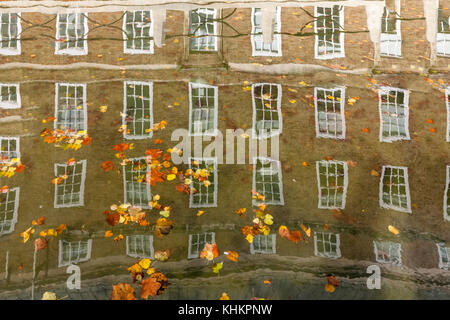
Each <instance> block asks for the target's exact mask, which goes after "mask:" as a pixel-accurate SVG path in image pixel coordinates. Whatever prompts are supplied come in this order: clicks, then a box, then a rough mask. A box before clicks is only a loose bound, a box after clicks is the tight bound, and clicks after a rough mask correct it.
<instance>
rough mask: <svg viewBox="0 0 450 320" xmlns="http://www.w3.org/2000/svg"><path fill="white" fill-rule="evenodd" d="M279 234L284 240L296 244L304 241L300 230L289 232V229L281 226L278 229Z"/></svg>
mask: <svg viewBox="0 0 450 320" xmlns="http://www.w3.org/2000/svg"><path fill="white" fill-rule="evenodd" d="M278 233H279V234H280V236H281V237H282V238H285V239H287V240H289V241H292V242H294V243H297V242H299V241H300V240H302V234H301V233H300V231H298V230H294V231H289V229H288V228H287V227H286V226H280V228H279V229H278Z"/></svg>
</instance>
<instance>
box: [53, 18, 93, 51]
mask: <svg viewBox="0 0 450 320" xmlns="http://www.w3.org/2000/svg"><path fill="white" fill-rule="evenodd" d="M62 15H67V16H68V17H69V16H70V15H75V26H77V25H81V23H82V26H83V28H84V34H83V35H78V34H77V36H76V38H75V39H74V40H73V41H76V42H78V41H83V48H78V47H74V48H61V43H63V42H66V41H61V40H60V39H66V37H68V35H67V30H66V34H65V35H62V34H61V27H60V20H61V16H62ZM83 15H84V16H83ZM87 16H88V14H87V13H85V12H70V13H58V14H57V17H56V39H57V40H56V41H55V54H64V55H71V56H82V55H87V54H88V41H87V36H88V33H89V29H88V19H87ZM68 17H67V18H68ZM81 17H83V21H82V22H80V18H81ZM75 30H76V27H75ZM78 39H81V40H78Z"/></svg>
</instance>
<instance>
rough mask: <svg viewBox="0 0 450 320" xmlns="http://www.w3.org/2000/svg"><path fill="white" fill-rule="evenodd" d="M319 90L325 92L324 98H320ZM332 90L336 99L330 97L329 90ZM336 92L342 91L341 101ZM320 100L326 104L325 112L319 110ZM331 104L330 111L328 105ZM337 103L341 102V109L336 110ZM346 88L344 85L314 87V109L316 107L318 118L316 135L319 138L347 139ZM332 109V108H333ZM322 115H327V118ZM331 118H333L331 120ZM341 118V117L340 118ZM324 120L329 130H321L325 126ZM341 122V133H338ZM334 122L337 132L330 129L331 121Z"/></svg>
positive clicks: (316, 116)
mask: <svg viewBox="0 0 450 320" xmlns="http://www.w3.org/2000/svg"><path fill="white" fill-rule="evenodd" d="M319 91H323V92H324V97H325V98H324V99H323V100H322V99H319V97H318V94H319ZM328 91H331V93H332V97H333V98H334V99H335V100H331V99H328V95H327V92H328ZM335 92H339V93H340V96H341V97H340V99H341V100H340V101H337V100H336V98H335V96H334V95H335ZM319 102H321V103H324V104H325V110H326V111H325V112H324V111H319ZM329 104H331V105H332V108H330V111H328V105H329ZM336 104H339V108H340V111H339V112H335V109H336V108H335V106H336ZM344 108H345V88H344V87H338V88H322V87H315V88H314V109H315V118H316V137H317V138H330V139H337V140H344V139H345V133H346V127H345V109H344ZM331 109H332V110H331ZM321 115H324V116H325V120H323V119H320V118H321ZM329 118H331V119H330V120H329ZM339 118H340V119H339ZM323 121H325V126H326V129H327V132H321V127H323ZM339 121H340V122H341V131H342V132H341V133H340V134H338V133H337V128H338V122H339ZM330 122H331V123H334V130H335V133H334V134H333V133H330V131H329V123H330Z"/></svg>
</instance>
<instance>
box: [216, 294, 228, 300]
mask: <svg viewBox="0 0 450 320" xmlns="http://www.w3.org/2000/svg"><path fill="white" fill-rule="evenodd" d="M219 300H230V297H229V296H228V294H227V293H226V292H223V293H222V296H221V297H220V298H219Z"/></svg>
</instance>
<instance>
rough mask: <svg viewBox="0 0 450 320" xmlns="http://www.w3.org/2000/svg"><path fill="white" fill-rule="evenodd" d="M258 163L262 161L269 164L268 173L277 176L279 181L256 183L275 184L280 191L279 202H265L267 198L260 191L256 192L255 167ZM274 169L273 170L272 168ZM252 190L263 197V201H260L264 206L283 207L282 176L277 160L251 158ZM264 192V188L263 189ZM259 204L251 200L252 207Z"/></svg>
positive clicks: (255, 200)
mask: <svg viewBox="0 0 450 320" xmlns="http://www.w3.org/2000/svg"><path fill="white" fill-rule="evenodd" d="M258 161H261V162H264V161H268V162H270V164H271V168H270V170H269V173H270V172H272V175H274V174H278V177H279V179H278V180H279V181H278V182H270V181H269V182H267V181H262V182H258V183H263V184H266V183H270V184H272V183H277V184H278V189H279V190H280V200H279V201H275V200H270V201H268V200H267V196H266V194H264V193H262V192H260V191H261V190H259V191H258V189H257V181H256V165H257V163H258ZM273 167H275V168H273ZM263 171H266V170H265V169H263ZM252 188H253V190H255V191H256V192H258V193H260V194H261V195H263V196H264V197H265V198H266V199H265V200H264V201H262V202H263V203H265V204H270V205H280V206H283V205H284V196H283V175H282V170H281V162H280V161H279V160H275V159H271V158H267V157H253V185H252ZM264 190H265V187H264ZM260 203H261V202H260V201H259V200H257V199H252V205H254V206H257V205H258V204H260Z"/></svg>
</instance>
